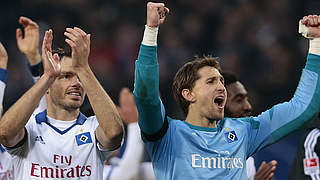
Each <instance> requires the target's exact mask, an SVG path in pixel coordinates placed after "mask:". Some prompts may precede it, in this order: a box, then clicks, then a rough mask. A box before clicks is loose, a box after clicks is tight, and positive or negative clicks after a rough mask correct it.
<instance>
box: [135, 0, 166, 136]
mask: <svg viewBox="0 0 320 180" xmlns="http://www.w3.org/2000/svg"><path fill="white" fill-rule="evenodd" d="M167 13H169V9H168V8H166V7H165V5H164V4H163V3H152V2H149V3H148V4H147V25H146V26H145V31H144V36H143V40H142V43H141V47H140V51H139V55H138V60H137V61H136V69H135V86H134V87H135V88H134V96H135V100H136V104H137V108H138V112H139V126H140V128H141V130H142V132H143V133H144V135H147V136H154V135H155V136H158V137H155V138H160V137H159V136H161V135H163V134H159V135H156V134H157V133H158V132H159V131H160V129H161V128H162V126H163V122H164V114H165V112H164V109H163V108H161V107H162V103H161V100H160V98H159V65H158V60H157V36H158V27H159V25H160V24H162V23H163V22H164V20H165V15H166V14H167ZM161 109H163V110H161ZM151 139H153V138H152V137H151Z"/></svg>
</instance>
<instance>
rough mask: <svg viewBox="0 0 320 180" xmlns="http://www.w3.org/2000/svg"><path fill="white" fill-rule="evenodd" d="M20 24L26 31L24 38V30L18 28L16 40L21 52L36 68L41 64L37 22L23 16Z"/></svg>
mask: <svg viewBox="0 0 320 180" xmlns="http://www.w3.org/2000/svg"><path fill="white" fill-rule="evenodd" d="M19 23H20V24H21V25H22V27H23V30H24V36H23V35H22V30H21V29H20V28H17V30H16V39H17V44H18V48H19V50H20V51H21V52H22V53H23V54H24V55H25V56H26V57H27V59H28V62H29V65H31V66H34V65H37V64H39V63H40V61H41V58H40V52H39V26H38V24H37V23H36V22H34V21H32V20H31V19H29V18H27V17H23V16H21V17H20V18H19Z"/></svg>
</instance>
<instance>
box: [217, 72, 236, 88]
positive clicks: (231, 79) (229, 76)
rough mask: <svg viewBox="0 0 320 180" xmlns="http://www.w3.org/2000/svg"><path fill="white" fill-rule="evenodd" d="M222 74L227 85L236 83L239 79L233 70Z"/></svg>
mask: <svg viewBox="0 0 320 180" xmlns="http://www.w3.org/2000/svg"><path fill="white" fill-rule="evenodd" d="M221 75H222V76H223V78H224V84H225V86H227V85H229V84H232V83H235V82H237V81H238V78H237V76H236V75H235V74H234V73H232V72H222V73H221Z"/></svg>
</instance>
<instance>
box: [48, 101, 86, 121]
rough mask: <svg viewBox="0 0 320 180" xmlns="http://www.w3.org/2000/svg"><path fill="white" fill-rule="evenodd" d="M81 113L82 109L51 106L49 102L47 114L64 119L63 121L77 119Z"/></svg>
mask: <svg viewBox="0 0 320 180" xmlns="http://www.w3.org/2000/svg"><path fill="white" fill-rule="evenodd" d="M79 113H80V109H79V108H78V109H72V110H70V109H64V108H58V107H53V106H52V105H51V106H50V105H49V104H48V108H47V115H48V116H49V117H51V118H54V119H57V120H62V121H72V120H74V119H77V118H78V116H79Z"/></svg>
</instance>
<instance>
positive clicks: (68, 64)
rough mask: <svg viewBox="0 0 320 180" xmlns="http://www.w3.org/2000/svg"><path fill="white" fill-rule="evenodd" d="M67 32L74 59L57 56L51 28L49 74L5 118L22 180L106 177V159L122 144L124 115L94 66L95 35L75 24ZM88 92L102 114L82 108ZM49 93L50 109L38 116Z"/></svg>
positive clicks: (5, 136) (0, 125)
mask: <svg viewBox="0 0 320 180" xmlns="http://www.w3.org/2000/svg"><path fill="white" fill-rule="evenodd" d="M65 36H66V37H67V39H66V42H67V43H68V44H69V45H70V46H71V48H72V56H71V57H67V56H63V57H59V56H58V54H52V50H51V45H52V39H53V36H52V30H49V31H46V33H45V37H44V40H43V45H42V60H43V64H44V65H43V66H44V74H43V75H42V76H41V78H40V79H39V81H38V82H37V83H36V84H35V85H34V86H33V87H32V88H31V89H30V90H29V91H28V92H26V93H25V94H24V96H22V97H21V98H20V99H19V100H18V101H17V102H16V103H15V104H14V105H13V106H12V107H11V108H10V109H9V110H8V111H7V112H6V113H5V114H4V116H3V118H2V120H1V121H0V140H1V142H2V143H3V145H4V146H5V147H6V148H7V150H8V152H9V153H10V154H12V155H13V165H14V168H15V169H16V170H15V171H14V176H15V178H17V179H102V173H103V172H102V171H103V161H104V160H105V159H106V156H107V155H108V154H110V153H111V152H112V150H114V149H116V148H118V147H119V146H120V142H121V139H122V132H123V128H122V122H121V120H120V117H119V113H118V112H117V109H116V107H115V105H114V104H113V102H112V100H111V99H110V98H109V96H108V95H107V94H106V92H105V91H104V90H103V88H102V87H101V85H100V84H99V82H98V81H97V79H96V78H95V76H94V74H93V73H92V71H91V69H90V67H89V64H88V55H89V51H90V35H89V34H86V33H85V32H84V31H82V30H81V29H80V28H76V27H75V28H67V29H66V32H65ZM85 93H87V94H88V98H89V101H90V103H91V105H92V107H93V110H94V112H95V114H96V116H92V117H88V118H87V117H85V116H84V115H83V114H81V112H80V111H79V110H80V106H81V105H82V103H83V100H84V96H85ZM45 94H46V98H47V109H46V110H45V111H43V112H41V113H38V114H37V115H36V116H33V115H32V112H33V111H34V109H35V108H36V106H37V104H39V101H40V99H41V97H42V96H43V95H45ZM26 104H27V106H26Z"/></svg>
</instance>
